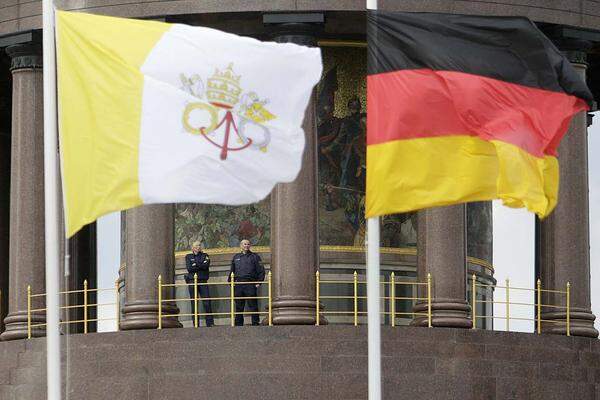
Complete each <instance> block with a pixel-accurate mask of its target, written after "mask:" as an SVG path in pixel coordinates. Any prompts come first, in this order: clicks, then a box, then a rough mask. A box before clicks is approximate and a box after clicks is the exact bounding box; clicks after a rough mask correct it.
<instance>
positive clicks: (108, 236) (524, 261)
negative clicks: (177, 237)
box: [98, 113, 600, 332]
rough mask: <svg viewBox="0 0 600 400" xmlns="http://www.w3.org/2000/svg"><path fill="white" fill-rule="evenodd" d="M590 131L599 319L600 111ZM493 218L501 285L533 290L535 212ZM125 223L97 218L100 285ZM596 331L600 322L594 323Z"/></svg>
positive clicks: (110, 298) (114, 264) (110, 269)
mask: <svg viewBox="0 0 600 400" xmlns="http://www.w3.org/2000/svg"><path fill="white" fill-rule="evenodd" d="M597 114H599V115H597V116H596V117H595V118H594V119H595V123H594V124H593V125H592V126H591V127H590V130H589V135H588V138H589V141H588V143H589V148H588V154H589V157H588V160H589V161H588V162H589V168H588V170H589V180H590V247H591V266H590V270H591V279H592V282H591V292H592V310H593V312H594V314H595V315H596V316H598V317H600V113H597ZM493 218H494V255H493V258H494V262H493V263H494V268H495V277H496V279H497V281H498V285H500V286H505V282H506V279H507V278H508V279H509V286H511V287H513V286H514V287H523V288H532V289H533V288H534V286H535V283H534V280H535V279H534V273H535V271H534V257H535V256H534V248H535V247H534V240H535V229H534V216H533V214H531V213H529V212H527V211H525V210H523V209H512V208H507V207H504V206H502V205H501V204H500V203H499V202H494V204H493ZM120 243H121V224H120V213H113V214H110V215H107V216H105V217H102V218H100V219H99V220H98V271H99V276H98V287H99V288H112V287H114V283H115V280H116V279H117V277H118V271H119V265H120V254H121V250H120ZM505 293H506V292H505V290H504V289H497V290H496V293H495V300H497V301H504V299H505V296H506V294H505ZM510 302H521V303H531V302H532V293H531V292H527V291H517V290H511V291H510ZM99 303H114V292H113V291H105V292H101V293H100V295H99ZM510 313H511V317H512V316H514V317H517V318H533V308H532V307H530V306H529V307H528V306H517V305H513V306H511V309H510ZM494 314H495V315H496V316H504V315H506V307H505V305H503V304H497V305H495V312H494ZM114 315H115V308H114V306H104V307H102V308H101V309H100V310H99V317H100V318H101V319H102V318H113V317H114ZM98 327H99V330H100V331H112V330H115V328H116V323H115V322H114V321H104V322H103V321H101V322H100V323H99V326H98ZM509 328H510V330H512V331H515V330H517V331H522V332H531V331H532V330H533V325H532V323H531V322H527V321H518V320H517V321H510V326H509ZM494 329H497V330H504V329H506V322H505V320H501V319H497V320H495V322H494ZM596 329H599V330H600V323H599V321H598V320H597V321H596Z"/></svg>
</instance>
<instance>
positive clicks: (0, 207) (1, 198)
mask: <svg viewBox="0 0 600 400" xmlns="http://www.w3.org/2000/svg"><path fill="white" fill-rule="evenodd" d="M9 207H10V135H9V134H8V133H6V132H0V291H1V292H2V293H0V332H3V331H4V316H5V315H6V311H7V307H8V249H9V246H8V240H9V237H10V236H9V234H8V233H9V229H10V223H9V215H10V212H9V211H10V210H9Z"/></svg>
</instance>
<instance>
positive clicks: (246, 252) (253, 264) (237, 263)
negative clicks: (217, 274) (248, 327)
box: [228, 239, 265, 326]
mask: <svg viewBox="0 0 600 400" xmlns="http://www.w3.org/2000/svg"><path fill="white" fill-rule="evenodd" d="M240 247H241V248H242V251H241V252H240V253H237V254H236V255H235V256H233V260H231V272H230V273H229V278H228V281H229V282H230V281H231V273H233V274H234V281H235V283H236V284H235V289H234V296H235V312H236V315H235V325H236V326H242V325H244V314H241V313H242V312H244V306H245V304H246V303H247V304H248V311H250V312H258V301H257V299H256V297H257V292H258V287H259V286H260V283H248V284H244V283H243V282H261V281H263V280H264V279H265V268H264V267H263V265H262V261H261V259H260V256H259V255H258V254H256V253H253V252H252V251H250V241H249V240H247V239H244V240H242V241H241V242H240ZM238 282H239V283H238ZM245 297H254V298H253V299H245ZM238 313H239V314H238ZM251 315H252V325H259V323H260V322H259V317H258V314H251Z"/></svg>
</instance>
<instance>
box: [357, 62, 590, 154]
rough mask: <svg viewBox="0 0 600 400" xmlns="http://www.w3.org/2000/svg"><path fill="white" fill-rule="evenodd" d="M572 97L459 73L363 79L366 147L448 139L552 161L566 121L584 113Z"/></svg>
mask: <svg viewBox="0 0 600 400" xmlns="http://www.w3.org/2000/svg"><path fill="white" fill-rule="evenodd" d="M587 109H588V106H587V104H586V103H585V102H584V101H583V100H581V99H579V98H577V97H575V96H571V95H567V94H565V93H559V92H553V91H548V90H543V89H536V88H531V87H527V86H522V85H518V84H514V83H507V82H503V81H500V80H496V79H491V78H486V77H482V76H478V75H472V74H468V73H463V72H454V71H433V70H429V69H419V70H401V71H394V72H388V73H382V74H374V75H369V76H368V78H367V116H368V117H367V132H368V135H367V144H369V145H370V144H378V143H385V142H389V141H393V140H401V139H411V138H424V137H436V136H450V135H470V136H478V137H480V138H481V139H484V140H501V141H504V142H507V143H511V144H513V145H516V146H518V147H520V148H522V149H523V150H525V151H527V152H528V153H530V154H532V155H534V156H537V157H542V156H543V155H544V154H546V155H556V148H557V147H558V144H559V142H560V140H561V139H562V137H563V135H564V134H565V133H566V131H567V129H568V127H569V126H568V125H569V120H570V117H571V116H572V115H573V114H576V113H577V112H579V111H584V110H587Z"/></svg>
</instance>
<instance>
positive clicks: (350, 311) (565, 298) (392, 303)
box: [0, 271, 572, 338]
mask: <svg viewBox="0 0 600 400" xmlns="http://www.w3.org/2000/svg"><path fill="white" fill-rule="evenodd" d="M315 278H316V303H317V305H318V306H317V307H316V315H315V317H316V325H320V323H321V320H322V318H324V317H325V316H327V315H332V316H334V315H341V316H347V317H349V320H351V321H352V324H353V325H355V326H357V325H359V324H360V321H361V318H360V317H361V316H364V315H366V314H367V311H366V309H365V307H364V306H363V307H361V306H360V303H361V302H362V301H363V300H366V299H367V296H364V295H361V289H364V286H365V285H366V283H367V282H366V281H365V280H362V279H359V275H358V273H357V272H356V271H354V273H353V275H352V279H332V278H329V279H322V278H321V275H320V273H319V272H316V274H315ZM263 283H265V282H246V281H243V282H240V281H236V280H235V276H234V275H233V274H232V275H231V279H230V282H198V277H197V275H195V276H194V280H193V282H191V283H163V282H162V277H161V276H158V278H157V290H158V296H157V297H158V298H157V302H158V304H159V305H160V307H157V308H158V311H157V314H158V315H157V319H158V329H162V327H163V320H164V319H165V318H180V317H191V318H192V319H193V326H194V327H198V326H199V317H205V316H209V315H211V316H214V317H218V316H220V317H225V318H227V317H228V318H229V320H230V324H231V326H234V325H235V317H236V315H250V314H259V315H263V316H266V319H265V322H264V323H265V324H266V325H269V326H271V325H273V315H272V314H273V312H272V311H273V310H272V282H271V272H270V271H269V273H268V274H267V281H266V284H267V288H268V292H267V295H266V296H255V297H236V296H235V286H236V285H242V284H243V285H249V284H263ZM471 284H472V286H471V309H472V311H471V312H472V315H471V319H472V321H474V323H473V329H475V328H476V325H477V324H476V322H477V321H478V320H482V319H494V320H495V319H499V320H505V321H506V325H505V327H506V330H507V331H509V330H510V327H511V325H510V322H511V321H531V322H533V323H534V326H535V331H536V332H537V333H538V334H540V333H542V325H543V324H563V325H564V326H565V328H566V335H567V336H570V335H571V289H572V287H571V284H570V283H569V282H567V284H566V286H565V290H554V289H546V288H542V284H541V281H540V280H538V281H537V284H536V287H535V288H534V289H531V288H524V287H517V286H511V285H510V281H509V280H506V282H505V285H503V286H501V285H489V284H483V283H478V282H477V279H476V276H475V275H473V277H472V283H471ZM200 285H209V286H226V287H227V288H228V289H229V290H228V295H227V296H223V295H221V296H218V297H208V298H204V297H200V296H199V293H198V288H199V287H200ZM325 285H330V286H339V285H342V286H346V287H349V289H350V290H348V291H346V292H347V293H348V292H350V293H351V294H344V295H323V294H322V289H323V287H324V286H325ZM381 285H382V286H383V287H384V289H385V288H386V287H387V293H385V295H384V296H381V297H380V298H381V300H383V302H382V303H383V305H384V309H383V310H382V311H380V313H381V315H384V316H388V317H389V325H391V326H397V318H402V317H405V318H409V319H413V320H414V319H415V318H426V319H427V326H429V327H431V326H432V318H433V314H432V278H431V275H428V276H427V280H426V281H425V282H415V281H408V280H397V278H396V276H395V274H394V273H393V272H392V273H391V274H390V276H389V278H388V279H387V280H386V279H384V280H382V281H381ZM190 286H192V287H193V288H194V289H193V293H194V294H193V297H189V296H186V297H185V298H177V297H176V298H170V296H165V295H164V293H165V290H167V289H168V288H176V287H190ZM399 287H411V288H412V290H410V291H408V290H407V292H410V293H411V294H412V295H397V294H398V288H399ZM419 287H420V288H422V290H420V291H418V290H415V289H416V288H419ZM490 289H491V290H492V291H495V292H496V294H499V293H501V292H500V291H501V290H502V291H504V293H505V295H504V299H503V300H502V299H501V300H487V299H478V296H477V295H478V292H479V293H481V291H482V290H487V291H489V290H490ZM106 291H108V292H113V295H114V302H110V303H99V302H98V301H94V298H95V297H97V296H93V297H92V294H96V295H97V294H98V293H100V292H106ZM363 292H364V291H363ZM384 292H385V290H384ZM515 292H530V293H532V294H533V297H534V298H535V301H534V302H521V301H512V300H511V299H514V298H515V297H516V296H515ZM59 293H60V294H61V295H62V296H64V297H63V299H64V300H63V304H65V305H62V306H61V307H60V309H61V311H63V312H66V313H67V318H64V320H62V321H61V322H60V324H61V326H70V325H72V324H81V326H82V331H83V333H84V334H85V333H88V332H89V331H90V329H89V326H90V323H93V322H100V321H115V322H116V325H117V330H118V329H119V322H120V312H121V310H120V309H121V307H120V300H119V284H118V282H116V283H115V286H114V287H113V288H104V289H92V288H89V287H88V282H87V280H86V281H84V282H83V288H82V289H78V290H70V291H61V292H59ZM419 293H420V295H419ZM71 295H77V298H78V300H77V301H76V302H74V303H73V304H70V302H69V301H68V299H69V296H71ZM45 296H46V294H45V293H32V289H31V286H28V287H27V337H28V338H31V337H32V336H34V335H33V334H32V331H33V330H35V329H36V328H42V327H46V325H47V324H46V323H45V322H44V323H35V321H34V320H35V318H34V317H35V315H36V314H37V315H39V314H40V313H42V312H45V311H46V308H34V303H38V306H39V304H40V303H43V300H44V299H45ZM543 296H545V297H544V298H547V299H548V300H547V301H546V302H545V303H542V298H543ZM1 298H2V296H1V292H0V313H1V312H2V307H3V304H2V303H1ZM241 298H243V299H245V300H249V299H250V300H265V301H266V303H267V304H266V307H265V308H266V309H265V310H264V311H256V312H255V311H239V312H238V311H236V309H235V300H236V299H241ZM37 299H42V301H40V300H37ZM90 300H92V301H90ZM199 300H201V301H215V302H219V301H221V302H226V304H227V306H226V307H225V309H226V310H227V311H224V312H211V313H201V312H200V310H199V303H198V302H199ZM336 300H342V301H343V302H342V303H343V304H342V305H341V306H340V307H338V308H335V306H334V305H333V304H334V303H335V301H336ZM550 300H553V301H554V303H555V304H552V303H553V301H550ZM181 301H188V302H189V301H192V302H193V306H192V310H191V312H190V313H179V312H178V313H172V314H169V313H165V312H164V310H163V308H165V307H164V306H163V305H164V304H168V303H177V302H181ZM322 301H326V302H328V301H329V303H330V306H328V307H327V308H326V309H324V308H322V307H321V302H322ZM398 302H400V304H402V302H406V303H405V305H404V306H402V307H401V308H402V309H404V310H411V311H398ZM417 303H420V304H426V310H427V311H426V312H414V311H412V310H413V307H414V305H415V304H417ZM482 304H483V305H487V304H489V305H492V306H494V305H501V306H502V307H503V308H504V309H505V312H504V313H500V314H499V315H494V314H493V313H492V315H478V314H477V310H478V307H477V306H478V305H482ZM99 307H115V310H116V312H115V313H114V317H112V318H98V317H93V318H90V315H94V313H92V311H94V312H95V313H97V312H98V308H99ZM515 307H530V308H531V309H532V310H533V311H534V314H535V317H534V318H524V317H521V316H518V315H519V314H518V313H515V310H514V309H515ZM420 308H421V309H423V308H424V307H420ZM549 309H552V310H563V311H564V312H565V316H564V318H563V319H559V320H550V319H542V311H543V310H544V311H545V310H549ZM72 310H81V312H77V314H78V318H76V319H74V320H69V314H71V313H72ZM515 314H517V316H515Z"/></svg>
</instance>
